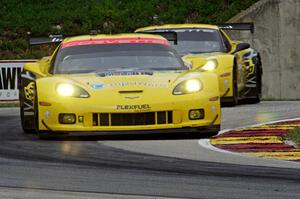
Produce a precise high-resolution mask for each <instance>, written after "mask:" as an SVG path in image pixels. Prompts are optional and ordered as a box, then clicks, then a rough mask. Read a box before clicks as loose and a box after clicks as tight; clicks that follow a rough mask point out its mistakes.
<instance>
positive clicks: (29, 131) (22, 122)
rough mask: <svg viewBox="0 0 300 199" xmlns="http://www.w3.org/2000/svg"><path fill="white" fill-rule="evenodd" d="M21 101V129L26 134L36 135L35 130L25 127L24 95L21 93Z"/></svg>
mask: <svg viewBox="0 0 300 199" xmlns="http://www.w3.org/2000/svg"><path fill="white" fill-rule="evenodd" d="M19 95H20V97H19V101H20V117H21V127H22V130H23V133H24V134H36V131H35V129H30V128H28V127H26V125H25V119H24V118H25V114H24V106H23V99H22V97H23V96H22V93H19Z"/></svg>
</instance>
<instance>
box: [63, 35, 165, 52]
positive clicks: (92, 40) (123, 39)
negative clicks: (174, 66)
mask: <svg viewBox="0 0 300 199" xmlns="http://www.w3.org/2000/svg"><path fill="white" fill-rule="evenodd" d="M124 43H143V44H146V43H150V44H162V45H170V43H169V42H168V40H166V39H165V38H164V37H162V36H160V35H149V34H140V33H128V34H114V35H106V34H99V35H82V36H74V37H68V38H66V39H64V41H63V42H62V48H66V47H71V46H81V45H93V44H124Z"/></svg>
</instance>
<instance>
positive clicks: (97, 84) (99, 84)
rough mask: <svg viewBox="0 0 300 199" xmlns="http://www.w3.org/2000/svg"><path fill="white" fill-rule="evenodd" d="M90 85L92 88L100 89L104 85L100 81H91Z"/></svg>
mask: <svg viewBox="0 0 300 199" xmlns="http://www.w3.org/2000/svg"><path fill="white" fill-rule="evenodd" d="M90 85H91V87H92V88H93V89H101V88H104V87H105V85H104V84H102V83H91V84H90Z"/></svg>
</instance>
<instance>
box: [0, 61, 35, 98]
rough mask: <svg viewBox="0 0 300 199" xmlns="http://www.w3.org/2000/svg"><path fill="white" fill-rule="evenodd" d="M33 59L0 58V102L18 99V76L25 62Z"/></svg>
mask: <svg viewBox="0 0 300 199" xmlns="http://www.w3.org/2000/svg"><path fill="white" fill-rule="evenodd" d="M29 62H35V60H0V102H3V101H4V102H5V101H18V100H19V95H18V77H19V76H20V73H21V71H22V68H23V65H24V64H25V63H29Z"/></svg>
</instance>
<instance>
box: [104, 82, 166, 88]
mask: <svg viewBox="0 0 300 199" xmlns="http://www.w3.org/2000/svg"><path fill="white" fill-rule="evenodd" d="M116 86H119V87H124V86H147V87H167V85H166V84H158V83H152V82H116V83H111V84H108V87H116Z"/></svg>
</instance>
